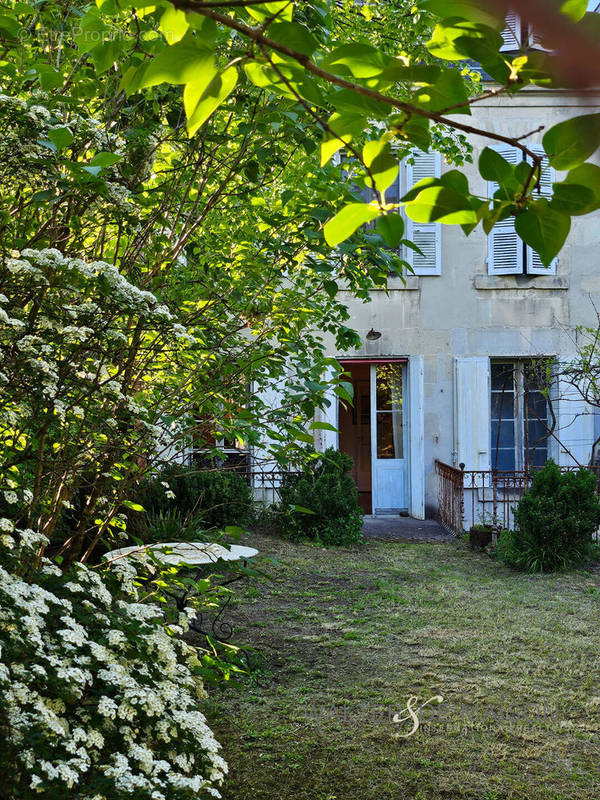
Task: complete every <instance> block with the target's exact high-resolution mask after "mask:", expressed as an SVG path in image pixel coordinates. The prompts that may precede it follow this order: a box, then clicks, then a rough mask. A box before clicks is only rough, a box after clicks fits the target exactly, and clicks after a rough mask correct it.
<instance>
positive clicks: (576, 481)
mask: <svg viewBox="0 0 600 800" xmlns="http://www.w3.org/2000/svg"><path fill="white" fill-rule="evenodd" d="M596 489H597V480H596V476H595V475H594V473H593V472H592V471H591V470H587V469H580V470H578V471H576V472H561V470H560V469H559V467H558V466H557V465H556V464H555V463H554V461H552V460H550V461H548V463H547V464H546V465H545V466H544V468H543V469H542V470H540V472H538V473H537V474H536V475H535V477H534V479H533V483H532V486H531V489H530V490H529V491H528V492H526V493H525V494H524V495H523V497H522V498H521V500H520V501H519V504H518V506H517V508H516V509H515V527H516V529H515V530H514V531H503V532H502V534H501V536H500V538H499V539H498V548H497V553H498V556H499V557H500V558H501V559H502V560H503V561H504V562H505V563H506V564H508V565H509V566H512V567H515V568H516V569H520V570H524V571H525V572H552V571H554V570H560V569H569V568H573V567H576V566H578V565H580V564H581V563H583V562H584V561H585V560H586V559H587V558H589V557H590V553H591V552H592V546H593V540H592V537H593V534H594V532H595V531H596V529H597V527H598V525H599V524H600V500H599V499H598V497H597V495H596Z"/></svg>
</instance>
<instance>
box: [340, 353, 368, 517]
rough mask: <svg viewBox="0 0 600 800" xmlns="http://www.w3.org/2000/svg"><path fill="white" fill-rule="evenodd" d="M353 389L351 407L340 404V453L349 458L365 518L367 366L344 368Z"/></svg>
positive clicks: (366, 485)
mask: <svg viewBox="0 0 600 800" xmlns="http://www.w3.org/2000/svg"><path fill="white" fill-rule="evenodd" d="M345 369H346V370H347V371H349V372H350V375H351V378H350V380H351V382H352V387H353V389H354V405H353V406H349V405H347V404H345V403H340V412H339V422H338V425H339V431H340V450H341V451H342V452H343V453H347V454H348V455H349V456H351V458H352V460H353V462H354V466H353V468H352V478H353V479H354V483H355V484H356V486H357V488H358V501H359V503H360V507H361V508H362V510H363V512H364V513H365V514H372V513H373V493H372V490H371V373H370V366H369V365H368V364H356V365H353V366H352V367H349V366H348V365H345Z"/></svg>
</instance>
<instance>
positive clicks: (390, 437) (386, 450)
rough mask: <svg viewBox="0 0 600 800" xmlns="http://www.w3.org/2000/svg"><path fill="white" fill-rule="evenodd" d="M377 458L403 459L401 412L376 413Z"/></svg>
mask: <svg viewBox="0 0 600 800" xmlns="http://www.w3.org/2000/svg"><path fill="white" fill-rule="evenodd" d="M377 458H404V447H403V434H402V412H401V411H400V412H398V411H394V412H393V411H378V412H377Z"/></svg>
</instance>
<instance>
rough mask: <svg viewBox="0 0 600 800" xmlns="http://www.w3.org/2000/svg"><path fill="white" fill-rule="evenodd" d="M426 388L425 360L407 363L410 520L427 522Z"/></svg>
mask: <svg viewBox="0 0 600 800" xmlns="http://www.w3.org/2000/svg"><path fill="white" fill-rule="evenodd" d="M424 387H425V384H424V378H423V356H410V357H409V359H408V436H409V454H410V477H409V481H408V484H409V487H410V504H409V511H410V515H411V517H414V518H415V519H425V414H424V401H425V396H424V395H425V388H424Z"/></svg>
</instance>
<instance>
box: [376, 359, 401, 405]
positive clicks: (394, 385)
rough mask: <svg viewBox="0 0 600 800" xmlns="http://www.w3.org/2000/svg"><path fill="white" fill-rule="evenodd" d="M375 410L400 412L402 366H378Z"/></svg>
mask: <svg viewBox="0 0 600 800" xmlns="http://www.w3.org/2000/svg"><path fill="white" fill-rule="evenodd" d="M375 369H376V380H377V383H376V387H377V409H378V410H380V411H388V410H389V411H402V364H378V365H377V367H376V368H375Z"/></svg>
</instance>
